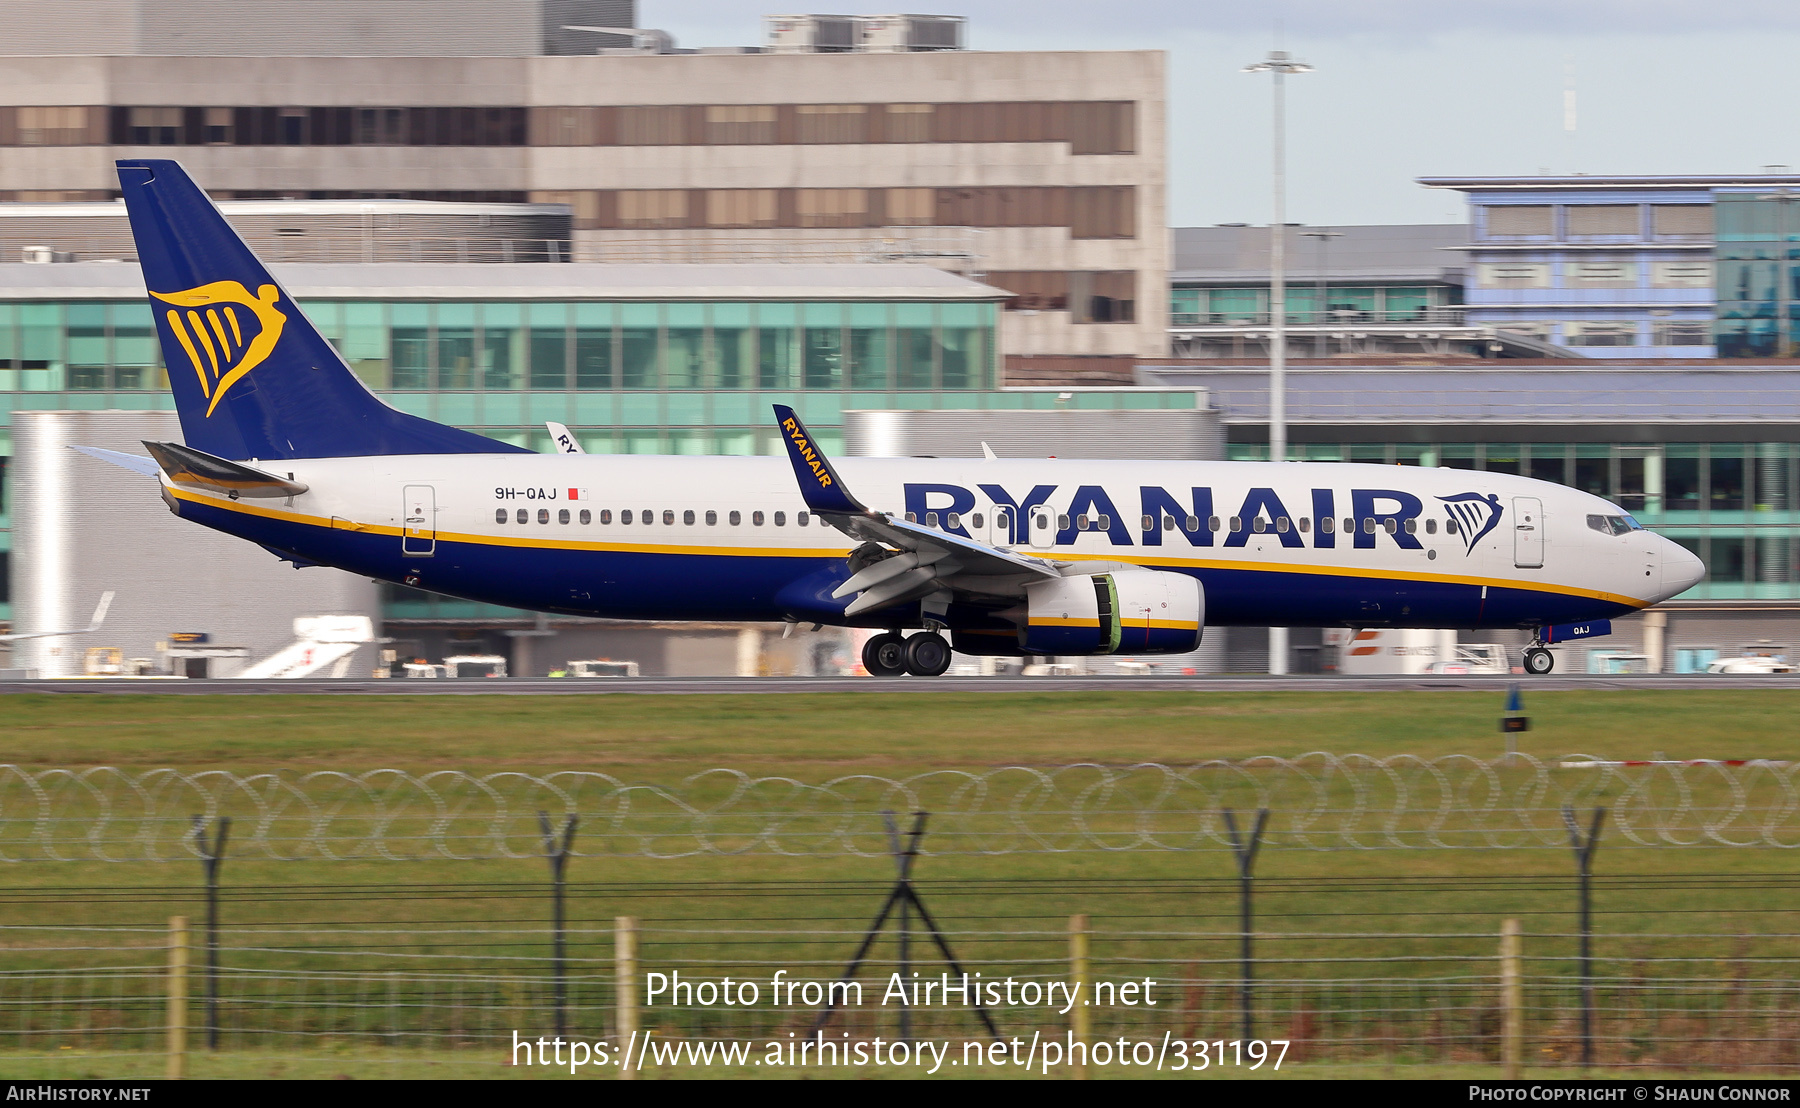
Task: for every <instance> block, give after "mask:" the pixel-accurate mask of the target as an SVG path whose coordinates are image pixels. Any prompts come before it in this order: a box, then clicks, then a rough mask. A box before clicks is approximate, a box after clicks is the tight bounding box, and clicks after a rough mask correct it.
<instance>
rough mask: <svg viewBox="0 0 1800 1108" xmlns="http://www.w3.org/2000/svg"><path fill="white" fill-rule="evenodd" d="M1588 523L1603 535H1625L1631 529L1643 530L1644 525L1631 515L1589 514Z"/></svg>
mask: <svg viewBox="0 0 1800 1108" xmlns="http://www.w3.org/2000/svg"><path fill="white" fill-rule="evenodd" d="M1587 525H1588V527H1589V528H1591V529H1592V530H1595V531H1598V532H1600V533H1601V534H1602V535H1623V534H1626V533H1628V532H1631V531H1642V530H1643V529H1644V525H1643V524H1641V523H1639V522H1638V521H1637V520H1635V519H1632V518H1631V517H1630V516H1589V517H1587Z"/></svg>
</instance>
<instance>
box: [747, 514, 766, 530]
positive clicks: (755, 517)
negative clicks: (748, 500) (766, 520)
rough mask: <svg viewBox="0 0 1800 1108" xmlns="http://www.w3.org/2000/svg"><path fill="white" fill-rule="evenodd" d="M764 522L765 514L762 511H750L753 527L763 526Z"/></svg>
mask: <svg viewBox="0 0 1800 1108" xmlns="http://www.w3.org/2000/svg"><path fill="white" fill-rule="evenodd" d="M762 524H763V514H762V513H761V512H751V513H750V525H751V526H752V527H761V526H762Z"/></svg>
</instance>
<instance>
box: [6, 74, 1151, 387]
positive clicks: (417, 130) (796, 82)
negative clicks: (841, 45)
mask: <svg viewBox="0 0 1800 1108" xmlns="http://www.w3.org/2000/svg"><path fill="white" fill-rule="evenodd" d="M14 49H16V47H14ZM1163 86H1164V57H1163V55H1162V54H1161V53H1160V52H1157V51H1135V52H1100V51H1096V52H1069V53H1038V52H1029V53H1028V52H1017V53H982V52H972V51H959V50H946V51H936V52H922V53H920V52H902V53H842V54H838V53H830V54H818V53H798V54H774V53H754V54H751V53H737V54H627V55H608V56H587V57H572V56H570V57H556V56H537V57H381V58H376V57H306V58H299V57H142V56H121V57H92V56H85V57H47V56H37V57H30V56H12V57H0V151H3V154H0V201H6V200H11V201H21V202H43V201H94V200H104V199H108V198H109V197H111V196H112V195H114V194H115V193H116V190H117V181H116V179H115V177H114V171H113V166H112V163H113V161H114V160H115V159H117V158H125V157H172V158H176V159H178V160H180V161H181V162H182V163H183V164H184V165H185V166H186V167H187V168H188V170H189V171H190V172H191V173H192V174H193V175H194V176H195V178H196V179H197V180H199V181H200V182H201V183H202V184H203V185H204V186H205V187H206V188H208V189H209V190H210V191H212V192H213V194H214V195H215V196H218V197H220V198H238V199H280V198H292V199H333V198H344V199H349V198H397V199H438V200H466V201H504V202H515V203H516V202H527V201H532V202H545V203H560V204H566V205H568V206H569V209H570V211H571V217H572V223H573V248H574V253H575V258H576V260H585V261H617V262H654V261H683V262H709V261H745V260H776V259H783V260H811V261H818V262H831V261H869V260H876V259H902V260H912V261H919V262H923V263H925V264H930V265H934V266H937V267H938V268H942V269H947V270H952V271H955V272H958V273H962V274H964V275H968V276H972V277H976V278H977V279H980V280H983V281H985V282H987V283H989V284H991V285H994V286H996V287H999V288H1003V289H1006V290H1007V291H1009V292H1010V293H1012V294H1013V295H1012V296H1011V297H1010V298H1009V299H1008V301H1007V308H1008V310H1007V311H1006V312H1005V315H1004V320H1003V323H1002V339H1001V341H1002V344H1003V346H1004V348H1005V350H1006V351H1007V353H1008V354H1009V355H1019V356H1029V355H1040V354H1042V355H1088V356H1092V355H1114V356H1118V355H1126V356H1156V355H1160V354H1162V353H1165V352H1166V344H1167V341H1168V339H1167V334H1166V330H1165V328H1166V326H1167V315H1168V310H1167V309H1168V295H1167V272H1168V268H1169V262H1168V235H1167V232H1166V219H1165V210H1166V196H1165V193H1166V175H1165V164H1164V160H1165V159H1164V126H1165V122H1164V115H1165V95H1164V91H1163ZM43 245H47V246H51V247H53V248H54V247H55V246H56V244H55V243H46V244H43Z"/></svg>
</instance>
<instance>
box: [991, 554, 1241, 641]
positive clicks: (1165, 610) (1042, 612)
mask: <svg viewBox="0 0 1800 1108" xmlns="http://www.w3.org/2000/svg"><path fill="white" fill-rule="evenodd" d="M1025 597H1026V618H1025V623H1024V626H1022V627H1021V628H1020V629H1019V647H1020V649H1021V650H1023V651H1024V652H1025V653H1027V654H1048V655H1056V654H1065V655H1068V654H1114V653H1117V652H1119V651H1127V652H1130V653H1132V654H1183V653H1186V652H1188V651H1190V650H1193V649H1195V648H1196V647H1198V646H1199V645H1200V635H1201V628H1202V627H1203V626H1204V624H1205V623H1206V594H1205V591H1204V590H1203V589H1202V588H1201V587H1200V582H1199V581H1198V580H1196V579H1194V578H1192V577H1189V576H1187V575H1186V574H1181V573H1163V572H1160V571H1157V570H1148V569H1145V570H1138V569H1131V570H1120V571H1118V572H1115V573H1101V574H1095V575H1093V576H1091V577H1060V578H1057V579H1055V580H1051V581H1041V582H1038V583H1037V584H1034V585H1030V586H1027V588H1026V590H1025Z"/></svg>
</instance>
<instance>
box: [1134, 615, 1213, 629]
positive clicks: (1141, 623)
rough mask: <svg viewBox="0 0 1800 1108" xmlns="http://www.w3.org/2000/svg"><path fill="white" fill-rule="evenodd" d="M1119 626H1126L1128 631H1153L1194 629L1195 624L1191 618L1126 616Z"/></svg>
mask: <svg viewBox="0 0 1800 1108" xmlns="http://www.w3.org/2000/svg"><path fill="white" fill-rule="evenodd" d="M1119 626H1121V627H1123V628H1125V630H1127V631H1142V630H1146V629H1148V630H1153V631H1154V630H1163V631H1192V630H1193V629H1194V626H1195V625H1194V623H1193V621H1191V620H1183V619H1133V618H1131V617H1130V616H1126V617H1125V618H1123V619H1121V620H1120V621H1119Z"/></svg>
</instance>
